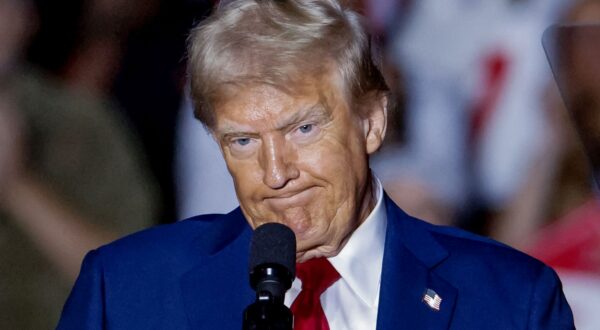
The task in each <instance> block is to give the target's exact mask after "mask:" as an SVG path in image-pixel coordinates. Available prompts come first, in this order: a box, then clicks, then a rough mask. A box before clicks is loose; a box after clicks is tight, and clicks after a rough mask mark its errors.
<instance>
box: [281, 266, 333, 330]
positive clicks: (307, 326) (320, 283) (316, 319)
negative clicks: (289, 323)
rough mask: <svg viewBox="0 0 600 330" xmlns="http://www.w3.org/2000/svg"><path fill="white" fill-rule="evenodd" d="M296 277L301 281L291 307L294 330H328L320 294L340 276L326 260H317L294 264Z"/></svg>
mask: <svg viewBox="0 0 600 330" xmlns="http://www.w3.org/2000/svg"><path fill="white" fill-rule="evenodd" d="M296 275H297V276H298V278H299V279H300V280H301V281H302V291H300V294H299V295H298V297H296V300H294V303H293V304H292V307H291V310H292V313H293V314H294V329H295V330H329V324H328V323H327V318H326V317H325V312H324V311H323V306H321V294H322V293H323V292H324V291H325V290H327V288H328V287H330V286H331V285H332V284H333V283H335V281H337V280H338V279H339V278H340V274H338V272H337V271H336V270H335V268H333V266H332V265H331V264H330V263H329V261H327V259H325V258H317V259H310V260H308V261H307V262H304V263H301V264H296Z"/></svg>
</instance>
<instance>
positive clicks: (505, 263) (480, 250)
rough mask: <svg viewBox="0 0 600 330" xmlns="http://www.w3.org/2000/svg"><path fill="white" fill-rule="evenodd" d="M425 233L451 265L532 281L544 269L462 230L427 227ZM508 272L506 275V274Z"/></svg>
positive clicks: (498, 243) (535, 262) (509, 250)
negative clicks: (435, 241) (460, 265)
mask: <svg viewBox="0 0 600 330" xmlns="http://www.w3.org/2000/svg"><path fill="white" fill-rule="evenodd" d="M426 226H427V229H428V230H429V232H430V233H431V234H432V235H433V236H434V237H435V238H436V240H437V241H438V242H439V243H440V244H441V245H442V246H443V247H444V248H445V249H447V250H448V251H449V253H450V258H451V259H452V260H453V263H454V264H457V263H459V264H460V263H463V266H465V267H470V268H473V267H474V265H477V267H480V268H488V269H490V270H491V271H493V272H502V273H507V272H508V271H510V272H512V273H513V274H515V275H518V276H520V277H528V278H533V277H536V276H538V275H539V273H540V272H541V271H542V270H543V268H546V267H547V266H546V265H545V264H544V263H542V262H541V261H539V260H537V259H535V258H533V257H531V256H529V255H527V254H525V253H523V252H521V251H518V250H516V249H514V248H512V247H510V246H508V245H506V244H503V243H500V242H498V241H495V240H493V239H490V238H488V237H483V236H480V235H476V234H473V233H470V232H467V231H465V230H462V229H459V228H455V227H446V226H435V225H429V224H427V225H426ZM510 272H508V273H510Z"/></svg>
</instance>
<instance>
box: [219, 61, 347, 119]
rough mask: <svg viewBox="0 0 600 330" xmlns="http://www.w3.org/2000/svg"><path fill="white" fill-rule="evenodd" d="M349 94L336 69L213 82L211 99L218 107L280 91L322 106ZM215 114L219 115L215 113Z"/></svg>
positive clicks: (297, 100) (343, 99) (290, 97)
mask: <svg viewBox="0 0 600 330" xmlns="http://www.w3.org/2000/svg"><path fill="white" fill-rule="evenodd" d="M348 94H349V93H348V92H347V88H345V85H344V83H343V80H342V79H341V78H340V76H339V74H337V72H336V71H335V70H327V71H325V72H318V73H309V74H303V75H295V76H293V75H289V76H288V75H286V76H280V77H273V76H268V75H265V76H258V75H253V76H251V75H246V76H238V77H236V78H235V79H231V80H228V81H223V82H222V83H220V84H219V85H218V86H216V88H215V93H214V98H213V102H212V103H213V109H215V111H218V109H219V108H222V107H223V106H224V105H225V104H227V103H231V102H238V103H239V101H240V99H244V100H242V101H244V102H252V99H253V98H261V99H266V98H268V97H269V96H270V97H273V96H274V95H280V96H282V99H283V98H285V99H287V100H288V101H289V102H292V103H303V102H314V101H318V102H320V103H322V104H323V105H324V106H330V107H334V106H335V104H336V103H339V102H343V103H345V104H349V102H348V100H349V99H348V96H349V95H348ZM283 96H285V97H283ZM215 115H217V116H218V113H215Z"/></svg>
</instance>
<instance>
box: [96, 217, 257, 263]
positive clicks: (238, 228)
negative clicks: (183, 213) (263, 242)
mask: <svg viewBox="0 0 600 330" xmlns="http://www.w3.org/2000/svg"><path fill="white" fill-rule="evenodd" d="M244 226H245V220H244V218H243V216H242V214H241V211H239V208H238V209H236V210H234V211H232V212H231V213H229V214H207V215H200V216H195V217H191V218H188V219H185V220H181V221H178V222H175V223H172V224H167V225H160V226H155V227H151V228H148V229H145V230H142V231H139V232H136V233H133V234H130V235H127V236H125V237H123V238H120V239H118V240H116V241H114V242H112V243H109V244H107V245H105V246H102V247H100V248H99V249H98V251H99V252H100V253H101V254H103V255H104V256H105V258H104V259H109V258H110V259H111V260H115V258H116V259H117V260H119V259H128V260H145V261H149V260H157V259H158V260H160V259H161V258H169V256H175V255H181V254H186V253H194V254H195V255H196V256H202V255H203V254H205V255H208V254H211V253H213V252H215V250H218V249H219V248H222V247H223V245H226V244H227V243H229V242H230V241H232V240H234V239H235V238H236V237H237V236H238V235H239V234H240V233H241V232H242V230H243V229H244ZM107 257H108V258H107Z"/></svg>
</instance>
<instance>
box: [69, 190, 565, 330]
mask: <svg viewBox="0 0 600 330" xmlns="http://www.w3.org/2000/svg"><path fill="white" fill-rule="evenodd" d="M385 202H386V206H387V215H388V228H387V233H386V238H385V240H386V241H385V251H384V257H383V270H382V279H381V294H380V298H379V311H378V319H377V328H378V329H573V328H574V327H573V317H572V314H571V310H570V308H569V306H568V304H567V302H566V300H565V297H564V295H563V293H562V289H561V284H560V281H559V279H558V278H557V276H556V274H555V273H554V271H553V270H552V269H550V268H548V267H547V266H545V265H544V264H542V263H541V262H538V261H537V260H535V259H532V258H530V257H528V256H526V255H525V254H522V253H520V252H518V251H516V250H513V249H511V248H509V247H506V246H504V245H501V244H499V243H497V242H494V241H491V240H489V239H485V238H482V237H479V236H475V235H472V234H469V233H466V232H463V231H461V230H458V229H455V228H449V227H438V226H433V225H430V224H427V223H425V222H422V221H420V220H416V219H414V218H411V217H410V216H408V215H406V214H405V213H404V212H402V211H401V210H400V209H399V208H398V207H397V206H396V205H395V204H394V203H393V202H392V201H391V200H390V199H389V198H387V197H386V200H385ZM251 235H252V230H251V228H250V227H249V226H248V224H247V222H246V220H245V219H244V216H243V214H242V212H241V211H240V209H239V208H238V209H236V210H234V211H233V212H231V213H229V214H227V215H206V216H199V217H195V218H191V219H188V220H185V221H182V222H178V223H175V224H172V225H166V226H161V227H156V228H152V229H149V230H145V231H142V232H139V233H136V234H133V235H131V236H128V237H126V238H123V239H120V240H118V241H116V242H113V243H111V244H109V245H106V246H104V247H101V248H99V249H97V250H95V251H92V252H90V253H89V254H88V255H87V256H86V258H85V260H84V261H83V265H82V269H81V273H80V275H79V278H78V279H77V282H76V284H75V287H74V288H73V291H72V293H71V295H70V297H69V299H68V301H67V303H66V305H65V307H64V310H63V313H62V317H61V320H60V323H59V325H58V329H240V328H241V320H242V311H243V310H244V308H245V307H246V306H247V305H248V304H250V303H252V302H253V301H254V292H253V291H252V290H251V289H250V286H249V284H248V247H249V242H250V238H251ZM427 289H432V290H434V291H435V292H437V294H438V295H439V296H440V297H441V298H442V302H441V305H440V310H439V311H435V310H433V309H431V308H430V307H429V306H427V305H426V304H425V303H424V302H423V301H422V299H423V294H424V293H425V292H426V291H427Z"/></svg>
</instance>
